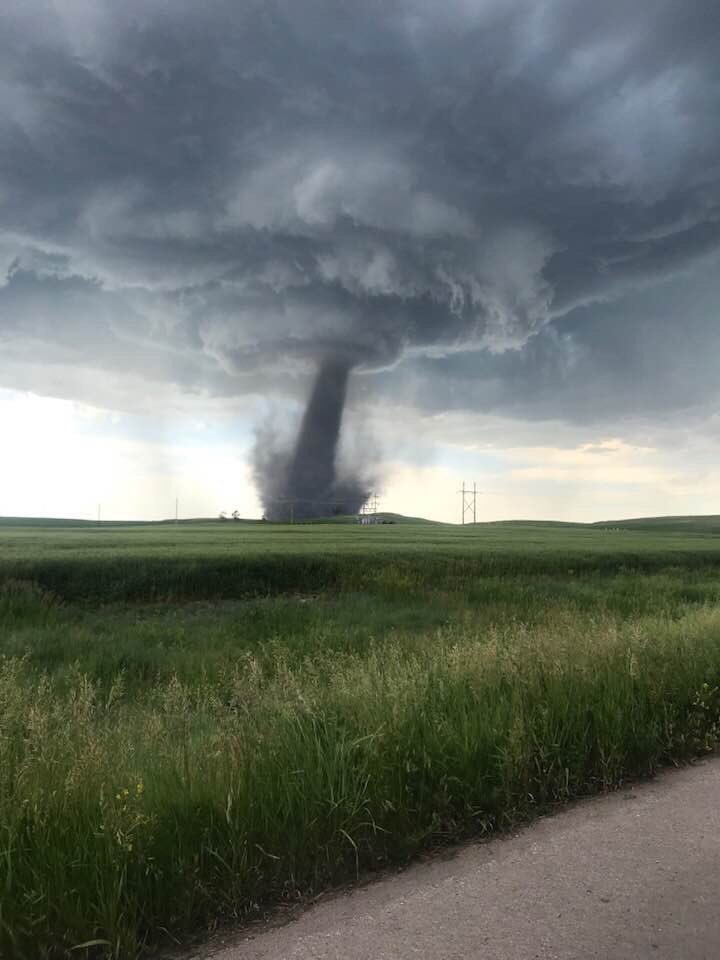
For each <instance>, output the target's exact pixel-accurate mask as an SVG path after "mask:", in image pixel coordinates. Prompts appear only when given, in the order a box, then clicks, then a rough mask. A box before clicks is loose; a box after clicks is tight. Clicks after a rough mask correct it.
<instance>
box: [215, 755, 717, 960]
mask: <svg viewBox="0 0 720 960" xmlns="http://www.w3.org/2000/svg"><path fill="white" fill-rule="evenodd" d="M196 956H198V957H200V956H202V957H212V958H213V960H411V958H412V960H418V958H422V960H570V958H572V960H586V958H603V960H610V958H612V960H645V958H650V957H652V958H653V960H661V958H673V960H718V958H720V759H712V760H708V761H705V762H703V763H701V764H699V765H697V766H695V767H692V768H689V769H685V770H676V771H670V772H668V773H664V774H662V775H661V776H659V777H658V778H657V780H654V781H653V782H651V783H645V784H640V785H637V786H635V787H632V788H629V789H626V790H623V791H621V792H619V793H615V794H612V795H610V796H607V797H601V798H598V799H595V800H591V801H587V802H584V803H581V804H578V805H576V806H574V807H571V808H569V809H567V810H565V811H564V812H562V813H560V814H558V815H557V816H553V817H549V818H546V819H543V820H540V821H538V822H536V823H535V824H533V825H532V826H530V827H528V828H524V829H522V830H519V831H517V832H515V833H514V834H511V835H509V836H507V837H504V838H498V839H496V840H492V841H490V842H488V843H480V844H475V845H473V846H469V847H465V848H463V849H462V850H461V851H460V852H459V853H457V854H456V855H453V856H452V857H448V858H445V859H436V860H434V861H432V862H430V863H425V864H418V865H416V866H413V867H411V868H410V869H408V870H406V871H405V872H403V873H400V874H396V875H393V876H392V877H389V878H386V879H382V880H379V881H377V882H375V883H371V884H369V885H368V886H366V887H364V888H362V889H358V890H355V891H353V892H351V893H348V894H343V895H339V896H335V897H333V898H330V899H328V900H326V901H323V902H321V903H319V904H317V905H316V906H315V907H314V908H312V909H310V910H308V911H307V912H305V913H304V914H302V915H301V916H300V918H299V919H298V920H295V921H293V922H291V923H288V924H286V925H284V926H275V927H274V928H267V929H265V928H258V927H256V928H254V929H253V930H252V931H251V932H250V933H249V934H248V933H246V934H245V935H244V936H240V937H239V938H238V939H237V940H236V941H235V943H232V944H231V943H228V942H226V943H225V945H218V944H217V943H216V944H215V946H214V948H213V949H212V950H210V951H209V952H203V953H202V954H196Z"/></svg>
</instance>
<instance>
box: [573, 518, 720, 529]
mask: <svg viewBox="0 0 720 960" xmlns="http://www.w3.org/2000/svg"><path fill="white" fill-rule="evenodd" d="M592 526H593V527H600V528H604V529H611V528H613V527H617V528H620V529H621V530H667V531H673V530H674V531H677V532H681V533H720V516H718V515H716V514H709V515H706V516H689V517H636V518H634V519H630V520H602V521H599V522H597V523H593V524H592Z"/></svg>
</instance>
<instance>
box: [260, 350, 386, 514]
mask: <svg viewBox="0 0 720 960" xmlns="http://www.w3.org/2000/svg"><path fill="white" fill-rule="evenodd" d="M351 369H352V364H351V362H350V361H349V360H348V359H347V357H344V356H340V355H330V356H326V357H324V358H322V359H321V361H320V363H319V366H318V370H317V374H316V376H315V381H314V383H313V386H312V390H311V392H310V396H309V398H308V402H307V406H306V408H305V412H304V414H303V418H302V421H301V423H300V428H299V431H298V435H297V439H296V441H295V444H294V446H291V447H290V448H289V449H286V450H283V449H282V448H280V449H279V441H278V440H277V438H276V437H275V436H274V435H273V433H272V431H270V430H265V431H261V432H260V433H259V434H258V436H257V438H256V444H255V451H254V472H255V480H256V483H257V485H258V488H259V490H260V497H261V500H262V503H263V509H264V516H265V517H266V519H268V520H275V521H285V522H287V521H292V520H309V519H312V518H316V517H327V516H333V515H340V514H350V513H356V512H357V511H358V510H360V509H361V507H362V506H363V504H364V503H365V501H366V500H367V499H368V496H369V495H370V485H369V482H368V480H367V479H365V478H364V476H363V470H362V469H361V468H359V467H356V468H355V469H348V468H346V469H345V471H344V472H343V470H342V469H341V468H340V466H339V464H338V445H339V441H340V431H341V428H342V421H343V411H344V408H345V400H346V397H347V387H348V379H349V377H350V372H351Z"/></svg>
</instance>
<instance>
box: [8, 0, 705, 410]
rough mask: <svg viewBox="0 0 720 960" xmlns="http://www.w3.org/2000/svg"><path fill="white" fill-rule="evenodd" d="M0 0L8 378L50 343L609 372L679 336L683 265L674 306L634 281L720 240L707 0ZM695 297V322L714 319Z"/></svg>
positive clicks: (225, 381)
mask: <svg viewBox="0 0 720 960" xmlns="http://www.w3.org/2000/svg"><path fill="white" fill-rule="evenodd" d="M0 17H2V23H1V24H0V269H2V267H3V265H4V271H3V272H4V273H5V274H6V277H5V280H4V281H0V283H2V286H0V348H1V349H2V358H0V378H3V380H4V382H6V383H8V384H11V385H16V386H17V385H21V384H22V380H23V377H27V378H29V379H32V378H33V377H35V378H37V377H38V376H40V377H41V376H42V374H38V370H42V369H43V367H45V368H46V369H47V368H48V367H49V365H53V366H54V367H55V368H56V369H58V368H60V367H62V369H63V370H67V371H72V370H73V369H78V368H85V369H92V370H96V371H97V370H100V371H118V372H119V373H122V371H123V370H126V369H128V368H131V369H133V370H134V371H135V372H137V371H142V372H143V373H145V374H146V375H147V376H148V377H150V378H154V379H158V380H171V381H175V382H177V383H179V384H181V385H183V387H187V388H191V389H197V388H207V389H210V390H213V391H216V392H220V393H242V392H244V391H250V390H257V389H260V388H267V387H268V386H272V384H273V383H274V382H278V381H277V378H279V376H280V375H281V374H282V372H283V371H287V370H288V369H290V370H292V369H294V368H297V367H298V365H300V367H302V364H303V363H304V361H305V360H307V358H310V357H313V358H314V357H316V356H318V355H323V354H326V353H332V354H335V355H337V354H338V352H340V353H342V354H343V355H347V356H348V358H349V362H352V363H354V364H357V363H359V364H361V365H364V366H365V368H366V369H378V368H383V367H387V366H390V365H393V364H394V363H396V361H397V360H398V359H399V358H402V357H405V358H408V357H410V358H412V357H413V356H415V357H416V358H420V357H425V358H431V359H425V360H421V359H415V360H414V361H412V362H414V363H415V364H416V366H417V365H419V367H420V368H421V369H422V370H423V371H424V373H425V375H426V376H427V378H428V387H427V390H426V391H425V393H424V395H423V397H422V398H421V399H422V402H423V403H424V404H427V405H431V406H432V405H436V406H442V405H446V406H457V405H462V404H467V405H472V404H479V405H483V404H486V405H491V406H493V405H494V406H506V407H512V406H516V407H518V408H520V407H523V408H524V409H527V408H528V407H532V406H533V404H535V405H536V407H537V409H540V408H542V407H543V404H545V406H547V407H548V409H549V408H550V407H553V406H555V407H556V406H557V404H558V402H560V401H559V400H555V401H553V400H552V397H553V396H557V397H559V398H562V397H564V401H563V402H567V400H568V397H569V396H571V395H572V383H573V382H574V381H573V377H577V376H578V375H577V374H576V373H573V372H572V371H573V370H575V371H577V370H581V371H582V372H583V379H584V381H585V382H587V379H588V376H590V377H591V379H592V371H597V370H598V369H601V370H603V371H605V382H606V383H607V384H608V388H609V392H610V393H612V382H613V376H614V375H611V374H607V370H610V371H612V370H615V371H617V370H622V369H623V366H624V365H625V366H627V364H628V363H629V362H630V360H631V359H632V358H633V357H635V359H636V361H637V362H638V363H639V358H640V357H641V356H642V346H641V345H642V344H644V345H645V346H646V349H648V350H650V351H653V352H658V347H657V343H656V342H655V341H656V340H657V339H658V338H659V337H665V336H666V335H667V336H668V337H669V339H668V340H667V341H665V342H667V343H672V342H673V338H674V340H675V341H677V340H681V341H682V333H681V332H680V331H682V329H683V325H684V324H685V323H686V322H687V317H688V310H687V305H688V303H690V304H693V303H694V288H693V285H692V284H691V283H687V282H686V281H685V280H683V279H682V277H680V280H679V281H678V282H679V284H680V287H679V288H678V289H680V290H682V291H683V297H676V298H675V307H676V309H675V310H674V312H673V311H671V310H669V309H668V307H667V305H666V304H664V303H663V302H662V297H660V298H659V299H657V298H656V299H655V301H653V299H652V296H649V297H645V298H644V299H643V297H644V294H643V292H642V291H643V290H645V289H646V288H648V287H649V286H650V285H652V284H654V283H656V282H657V281H658V280H660V279H667V278H668V277H672V276H674V275H675V274H678V275H680V274H681V273H682V272H683V271H689V270H694V269H697V268H698V265H702V263H703V261H704V259H706V258H708V257H710V256H711V255H712V254H713V253H714V252H715V251H717V250H718V248H719V247H720V124H718V122H717V120H718V106H719V105H720V104H719V100H720V98H719V96H718V91H719V89H720V87H719V85H720V42H719V41H718V37H720V9H719V8H718V5H717V3H716V2H715V0H685V2H684V3H682V4H680V3H677V2H676V0H645V2H643V0H638V2H635V3H632V4H628V3H627V2H625V0H622V2H620V0H607V2H605V3H602V4H598V3H595V2H591V0H548V2H537V0H532V2H531V0H514V2H510V0H446V2H444V3H442V4H439V3H437V2H435V0H396V2H390V3H388V2H385V0H383V2H380V0H363V2H362V3H354V2H345V0H302V2H298V0H254V2H253V0H248V2H246V3H243V4H237V3H235V2H229V0H215V2H210V3H207V4H197V3H195V2H189V0H175V2H173V3H172V4H167V3H165V2H160V0H125V2H123V3H122V4H119V3H115V2H110V0H92V2H91V0H56V2H54V3H48V2H40V0H23V3H22V4H20V3H19V2H18V3H17V4H16V5H15V8H14V9H12V10H10V11H6V12H5V13H3V14H0ZM658 289H660V288H658ZM638 298H639V299H638ZM716 302H717V300H716V299H714V298H713V297H709V296H705V299H704V300H703V299H702V298H701V302H700V303H699V306H697V305H696V310H695V314H693V316H694V317H695V319H694V320H693V321H692V322H693V323H696V326H698V325H699V326H698V329H699V328H700V327H703V329H704V330H706V334H707V336H708V337H710V338H712V339H711V341H710V342H711V343H712V344H713V345H715V346H716V345H717V338H716V337H715V334H714V329H715V326H716V324H715V318H714V317H712V321H711V320H709V319H708V314H707V311H708V310H710V311H712V310H713V309H714V303H716ZM623 303H634V304H635V312H632V310H630V309H629V308H625V309H623V308H622V307H621V306H618V304H620V305H621V304H623ZM698 310H700V311H704V312H702V315H700V314H698ZM690 312H692V311H690ZM588 317H589V318H590V319H589V320H588ZM588 324H589V326H588ZM703 324H704V326H703ZM588 331H590V332H588ZM656 331H657V333H656ZM538 333H540V335H539V336H538V337H533V335H534V334H538ZM625 340H627V341H628V342H629V343H630V345H631V346H630V348H629V350H627V351H626V350H625V349H624V348H623V347H622V346H619V345H620V344H622V343H623V342H624V341H625ZM705 343H706V344H707V341H705ZM524 344H527V347H526V348H525V349H524V350H523V351H522V352H520V353H518V352H512V353H510V352H507V350H508V348H512V347H522V346H523V345H524ZM570 348H572V351H574V353H573V355H572V357H570V354H569V351H570ZM468 350H471V351H472V352H471V353H466V351H468ZM478 351H480V352H478ZM482 351H484V352H482ZM701 352H702V350H701ZM705 353H707V350H705ZM659 355H660V356H661V358H662V357H664V358H665V360H666V361H667V362H668V363H671V362H672V350H671V348H670V347H669V346H668V347H667V349H665V348H663V349H660V350H659ZM28 356H32V357H33V360H34V365H33V367H32V371H33V372H32V374H30V373H27V374H26V373H23V372H22V371H26V370H27V369H28V367H27V358H28ZM578 356H579V357H580V359H579V360H578ZM588 357H589V359H588ZM432 358H436V359H435V360H432ZM437 358H445V359H437ZM573 358H574V359H573ZM570 360H572V363H570ZM640 368H642V364H641V363H640ZM273 378H276V379H275V380H273ZM383 379H384V378H383V377H378V378H377V382H378V384H381V383H382V382H383ZM399 382H401V381H399ZM565 382H568V383H570V386H569V387H567V388H566V389H564V390H562V389H561V390H559V391H557V390H556V388H557V385H558V383H561V384H562V383H565ZM578 382H579V381H578ZM599 382H600V381H599ZM492 383H496V384H500V386H496V387H495V388H493V390H494V392H493V390H491V389H490V388H489V387H488V386H487V384H492ZM448 384H451V385H452V386H451V387H449V386H448ZM27 385H28V386H34V387H36V388H37V387H38V386H40V385H39V384H38V383H36V382H33V383H27ZM67 389H68V390H71V389H72V386H71V385H68V387H67ZM488 391H490V392H488ZM568 391H570V393H568ZM518 393H519V394H520V396H518ZM638 402H643V403H644V402H645V399H644V398H638ZM588 403H589V401H588ZM576 406H577V405H576ZM581 413H582V411H580V412H579V413H578V415H580V414H581ZM587 415H588V416H590V411H588V413H587Z"/></svg>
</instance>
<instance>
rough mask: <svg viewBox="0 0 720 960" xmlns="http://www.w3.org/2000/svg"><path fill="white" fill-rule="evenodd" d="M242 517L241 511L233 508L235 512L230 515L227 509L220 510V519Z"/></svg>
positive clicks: (237, 518) (238, 518)
mask: <svg viewBox="0 0 720 960" xmlns="http://www.w3.org/2000/svg"><path fill="white" fill-rule="evenodd" d="M240 519H241V517H240V514H239V512H238V511H237V510H233V512H232V513H231V514H230V516H228V515H227V513H226V512H225V510H221V511H220V514H219V516H218V520H240Z"/></svg>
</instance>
